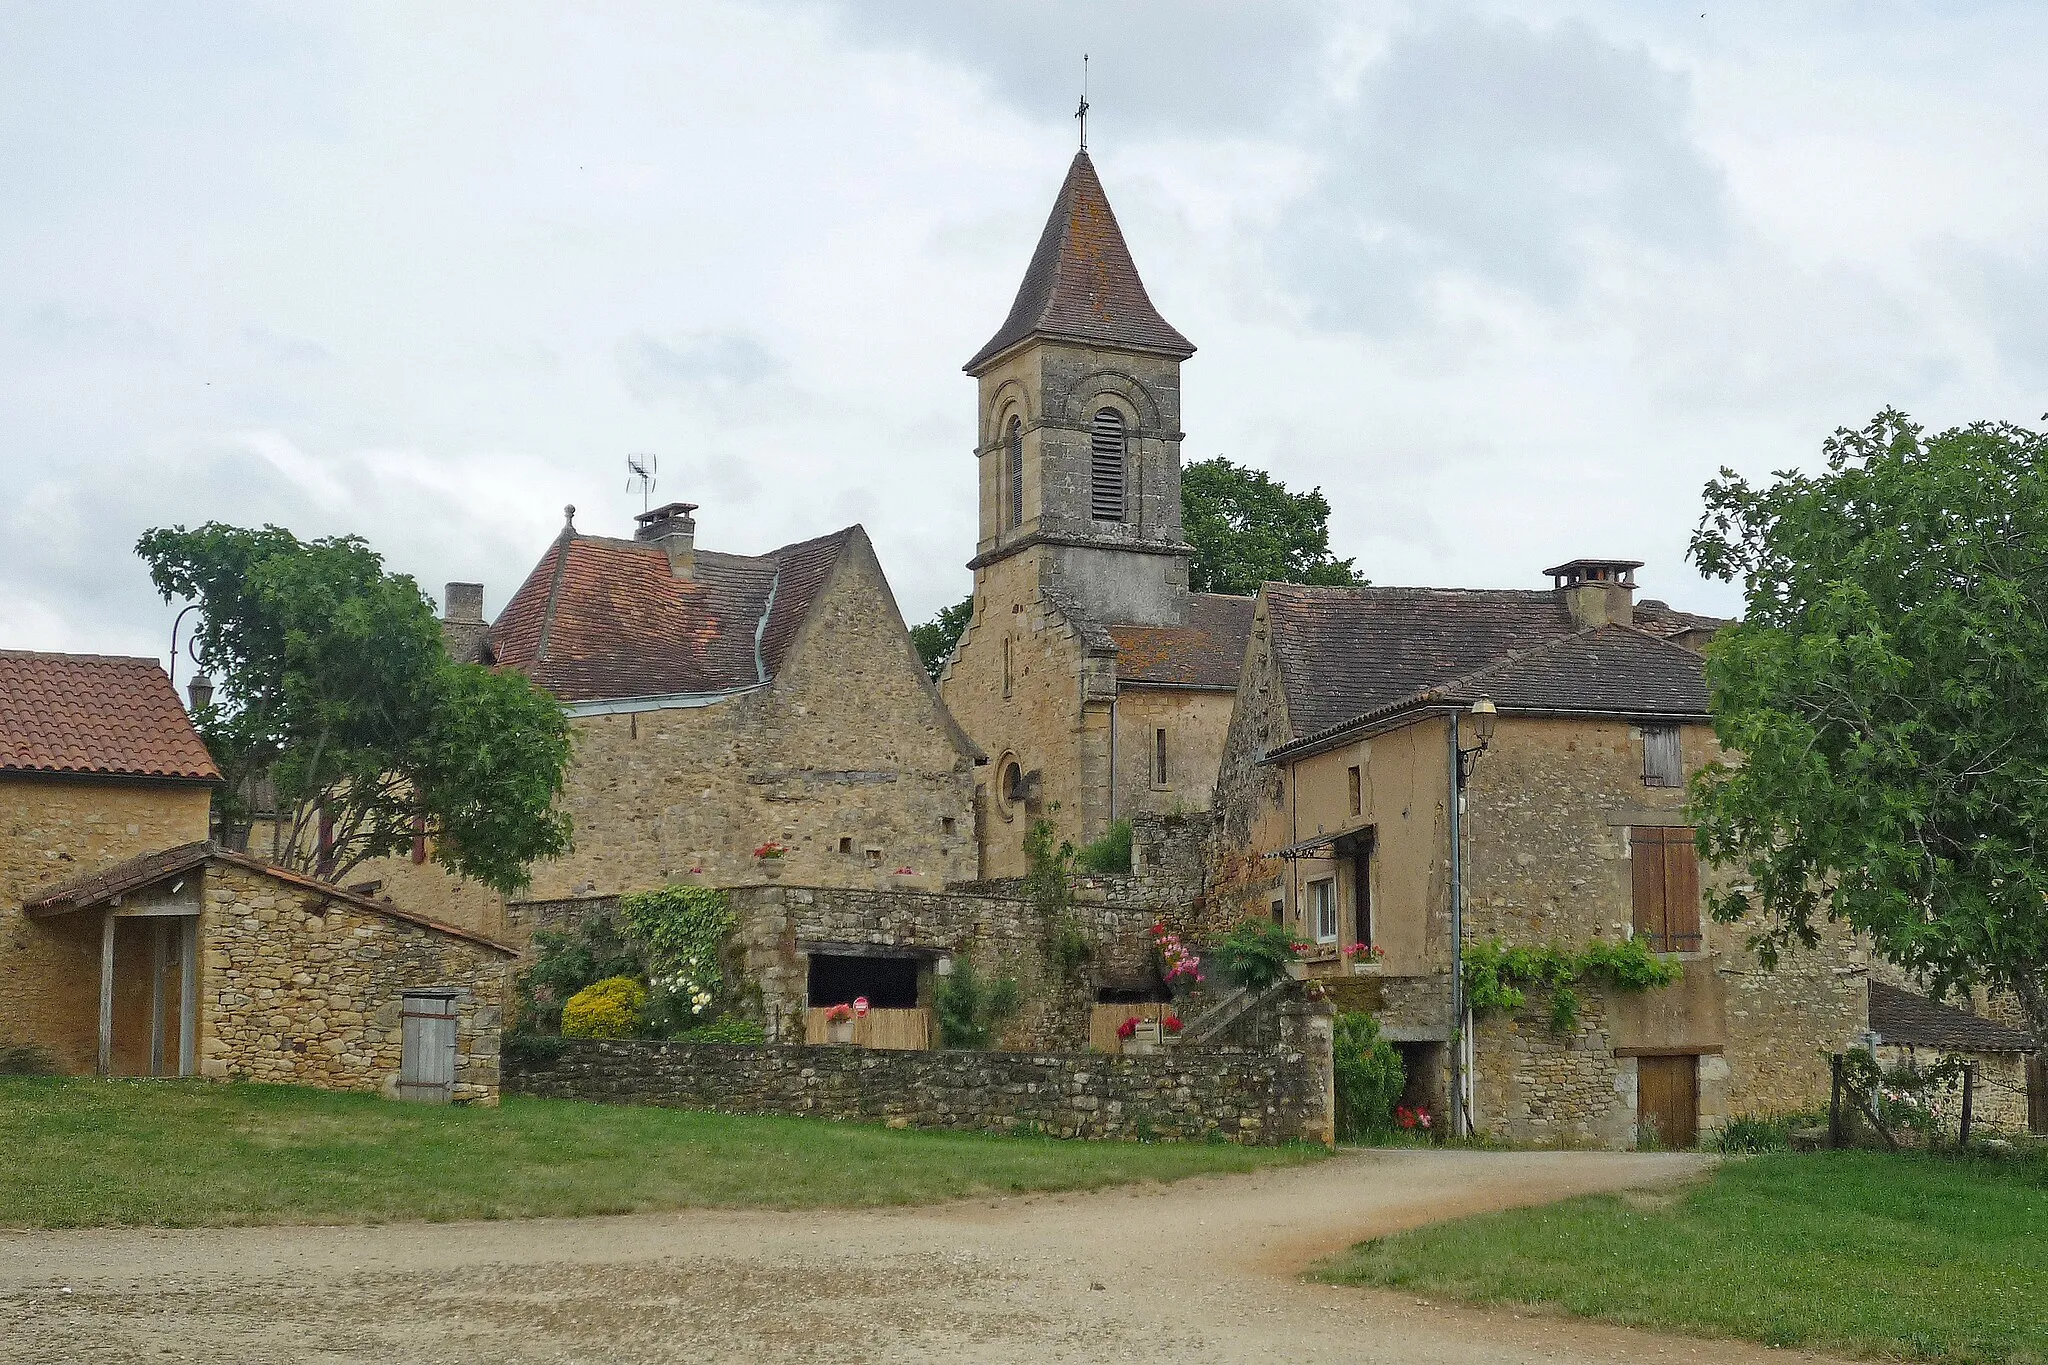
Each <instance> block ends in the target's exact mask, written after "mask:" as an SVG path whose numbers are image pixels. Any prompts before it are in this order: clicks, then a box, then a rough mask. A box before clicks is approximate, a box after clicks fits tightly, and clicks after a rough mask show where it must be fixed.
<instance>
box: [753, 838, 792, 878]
mask: <svg viewBox="0 0 2048 1365" xmlns="http://www.w3.org/2000/svg"><path fill="white" fill-rule="evenodd" d="M788 856H789V845H787V844H784V843H779V842H777V841H776V840H774V839H770V840H769V841H768V842H767V843H765V844H763V845H761V846H760V847H759V848H757V849H755V850H754V861H755V862H757V863H759V864H760V865H761V872H762V875H764V876H766V877H767V878H768V880H770V881H775V880H776V879H778V878H779V877H781V876H782V860H783V859H784V858H787V857H788Z"/></svg>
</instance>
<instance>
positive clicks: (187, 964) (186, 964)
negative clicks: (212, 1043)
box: [178, 915, 199, 1076]
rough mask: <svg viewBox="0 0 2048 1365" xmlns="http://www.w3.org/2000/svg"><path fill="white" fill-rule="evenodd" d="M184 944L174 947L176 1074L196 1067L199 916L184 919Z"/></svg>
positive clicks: (188, 1073)
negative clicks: (177, 971) (176, 1021)
mask: <svg viewBox="0 0 2048 1365" xmlns="http://www.w3.org/2000/svg"><path fill="white" fill-rule="evenodd" d="M184 930H185V931H184V940H185V941H184V945H183V946H182V947H180V948H179V950H178V966H179V968H180V969H181V970H180V972H179V978H178V1074H179V1075H180V1076H191V1075H195V1074H197V1072H198V1070H199V1064H198V1052H199V916H197V915H193V916H192V917H190V918H189V919H187V920H185V921H184Z"/></svg>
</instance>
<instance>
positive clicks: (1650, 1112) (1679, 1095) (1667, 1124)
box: [1636, 1056, 1700, 1149]
mask: <svg viewBox="0 0 2048 1365" xmlns="http://www.w3.org/2000/svg"><path fill="white" fill-rule="evenodd" d="M1699 1060H1700V1059H1699V1058H1697V1057H1692V1056H1685V1057H1638V1058H1636V1132H1637V1134H1638V1135H1639V1136H1638V1138H1637V1145H1638V1146H1642V1147H1647V1146H1649V1145H1651V1142H1652V1140H1653V1135H1654V1141H1655V1144H1656V1145H1657V1146H1659V1147H1663V1148H1667V1149H1683V1148H1689V1147H1691V1146H1693V1145H1694V1144H1696V1143H1697V1142H1698V1141H1699V1140H1700V1069H1699Z"/></svg>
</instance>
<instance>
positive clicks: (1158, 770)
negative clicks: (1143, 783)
mask: <svg viewBox="0 0 2048 1365" xmlns="http://www.w3.org/2000/svg"><path fill="white" fill-rule="evenodd" d="M1152 785H1153V786H1155V787H1163V786H1165V785H1166V731H1164V730H1154V731H1153V732H1152Z"/></svg>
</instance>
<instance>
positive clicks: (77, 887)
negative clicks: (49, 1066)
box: [22, 839, 519, 957]
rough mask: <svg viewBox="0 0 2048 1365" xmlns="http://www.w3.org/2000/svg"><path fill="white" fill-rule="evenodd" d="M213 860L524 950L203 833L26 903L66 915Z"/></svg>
mask: <svg viewBox="0 0 2048 1365" xmlns="http://www.w3.org/2000/svg"><path fill="white" fill-rule="evenodd" d="M208 863H224V864H226V865H228V866H230V867H239V868H243V869H245V870H247V871H250V872H257V873H261V874H262V875H263V876H266V877H269V878H271V879H273V880H275V881H280V882H283V883H285V884H286V885H288V886H292V887H295V888H297V889H298V890H301V891H312V892H317V893H318V894H320V895H321V896H324V897H326V898H327V899H329V900H338V901H347V902H348V903H349V904H350V905H354V906H358V907H360V908H361V909H364V910H368V911H370V912H372V913H374V914H378V915H383V916H385V917H386V918H389V919H396V920H403V921H405V922H406V923H408V924H416V925H418V926H419V927H420V928H422V929H431V930H433V931H434V932H435V933H440V934H447V935H449V936H451V937H453V938H460V939H467V940H469V941H470V942H472V943H477V944H481V945H482V946H483V947H486V948H490V949H492V950H494V951H496V952H500V953H503V954H504V955H505V956H507V957H517V956H518V955H519V950H518V949H516V948H513V947H511V946H509V945H507V944H503V943H500V942H498V941H497V940H496V939H494V938H486V937H485V936H484V935H482V934H479V933H476V932H474V931H472V930H469V929H464V928H462V927H460V926H459V925H454V924H446V923H443V922H442V921H440V920H437V919H430V918H429V917H427V916H425V915H416V914H414V913H413V912H411V911H410V910H401V909H399V908H398V907H397V906H395V905H391V904H388V903H387V902H384V901H380V900H372V899H371V898H370V897H368V896H365V895H361V894H359V893H357V892H354V891H348V890H344V889H343V888H341V887H339V886H336V885H334V884H333V883H332V882H323V881H320V880H318V879H317V878H314V877H308V876H306V875H305V874H303V873H300V872H293V871H291V870H290V869H288V868H282V867H277V866H274V865H273V864H270V863H266V862H263V861H262V860H260V859H257V858H251V857H250V856H249V855H247V854H246V853H237V852H235V851H234V850H232V849H226V848H222V847H221V846H220V845H219V844H216V843H213V842H211V841H210V840H204V839H202V840H198V841H196V842H194V843H189V844H180V845H178V846H177V847H176V848H167V849H164V850H162V851H161V852H157V853H145V854H142V855H141V856H140V857H135V858H130V859H128V860H127V861H126V862H120V863H116V864H114V865H113V866H112V867H108V868H102V869H101V870H100V871H98V872H91V873H87V874H86V875H84V876H82V877H73V878H72V879H71V880H70V881H67V882H62V883H60V884H58V885H57V886H53V887H51V888H49V889H48V890H46V891H44V892H43V893H42V894H41V895H38V896H36V897H35V898H34V899H32V900H30V901H28V902H26V904H24V906H23V907H22V908H23V909H25V910H27V911H28V913H29V914H30V915H31V916H34V917H37V918H46V917H48V916H52V915H67V914H70V913H72V912H73V911H77V910H90V909H92V908H94V907H95V906H100V905H105V904H107V903H108V902H110V901H113V900H115V899H117V898H119V897H123V896H127V895H130V894H132V893H134V892H137V891H142V890H146V889H147V888H149V887H151V886H155V885H156V884H157V883H159V882H162V881H166V880H168V879H169V878H171V877H175V876H179V875H181V874H184V873H187V872H191V871H193V870H194V869H195V868H198V867H201V866H204V865H206V864H208Z"/></svg>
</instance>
